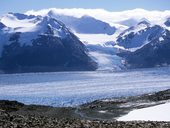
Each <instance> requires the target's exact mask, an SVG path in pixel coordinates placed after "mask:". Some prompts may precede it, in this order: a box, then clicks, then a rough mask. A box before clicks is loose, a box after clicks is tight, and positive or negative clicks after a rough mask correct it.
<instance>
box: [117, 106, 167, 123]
mask: <svg viewBox="0 0 170 128" xmlns="http://www.w3.org/2000/svg"><path fill="white" fill-rule="evenodd" d="M169 108H170V103H167V104H162V105H157V106H154V107H149V108H144V109H139V110H134V111H132V112H130V113H129V114H127V115H125V116H123V117H120V118H119V119H118V120H119V121H134V120H137V121H138V120H143V121H170V115H169V113H170V109H169Z"/></svg>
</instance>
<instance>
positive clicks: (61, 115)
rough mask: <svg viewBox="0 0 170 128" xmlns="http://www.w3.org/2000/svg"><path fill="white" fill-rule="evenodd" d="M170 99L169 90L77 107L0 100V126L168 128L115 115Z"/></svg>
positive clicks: (39, 127) (3, 127)
mask: <svg viewBox="0 0 170 128" xmlns="http://www.w3.org/2000/svg"><path fill="white" fill-rule="evenodd" d="M169 99H170V90H166V91H162V92H158V93H154V94H148V95H142V96H138V97H128V98H119V99H106V100H101V101H95V102H92V103H89V104H84V105H82V106H79V107H77V108H71V107H70V108H56V107H50V106H38V105H24V104H22V103H19V102H17V101H5V100H2V101H0V128H170V122H153V121H148V122H146V121H131V122H121V121H116V118H117V117H120V116H122V115H124V114H127V113H128V112H130V111H131V110H133V109H138V108H144V107H148V106H153V105H157V104H162V103H166V102H167V101H168V100H169ZM167 114H168V113H167Z"/></svg>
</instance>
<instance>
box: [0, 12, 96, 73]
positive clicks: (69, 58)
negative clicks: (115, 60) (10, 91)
mask: <svg viewBox="0 0 170 128" xmlns="http://www.w3.org/2000/svg"><path fill="white" fill-rule="evenodd" d="M2 22H3V23H2ZM12 23H14V25H13V24H12ZM4 24H6V25H4ZM16 26H17V27H16ZM0 35H1V36H0V41H1V45H0V46H1V47H0V49H1V50H0V52H1V58H0V68H1V69H2V70H4V71H6V72H30V71H31V72H32V71H64V70H95V69H96V68H97V64H96V63H95V62H94V61H93V60H92V59H91V58H90V57H89V56H88V54H87V49H86V48H85V46H84V44H83V43H82V42H81V41H80V40H79V39H78V38H77V37H76V36H75V35H74V34H73V33H72V32H70V31H69V29H68V28H67V27H66V26H65V25H64V24H63V23H61V22H60V21H58V20H56V19H54V18H51V17H48V16H46V17H40V16H38V17H35V16H27V15H23V14H12V13H9V14H8V15H6V16H4V17H2V18H1V29H0Z"/></svg>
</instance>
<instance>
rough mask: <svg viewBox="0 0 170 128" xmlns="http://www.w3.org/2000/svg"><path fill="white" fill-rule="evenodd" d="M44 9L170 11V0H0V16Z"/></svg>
mask: <svg viewBox="0 0 170 128" xmlns="http://www.w3.org/2000/svg"><path fill="white" fill-rule="evenodd" d="M45 8H102V9H105V10H109V11H122V10H130V9H135V8H143V9H146V10H170V0H0V14H3V13H7V12H25V11H27V10H31V9H33V10H39V9H45Z"/></svg>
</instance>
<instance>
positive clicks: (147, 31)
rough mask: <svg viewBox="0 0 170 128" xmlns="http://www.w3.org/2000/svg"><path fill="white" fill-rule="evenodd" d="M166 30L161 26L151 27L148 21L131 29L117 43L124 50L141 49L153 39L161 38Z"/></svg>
mask: <svg viewBox="0 0 170 128" xmlns="http://www.w3.org/2000/svg"><path fill="white" fill-rule="evenodd" d="M164 31H165V28H163V27H161V26H159V25H151V24H150V23H148V22H146V21H142V22H140V23H138V24H137V25H136V26H133V27H130V28H128V29H127V30H125V31H124V32H123V33H121V34H120V35H119V36H118V39H117V43H118V44H119V45H120V46H123V47H124V48H127V49H131V48H140V47H142V46H144V45H146V44H147V43H149V42H150V41H152V40H153V39H155V38H157V37H159V36H160V35H161V34H162V33H163V32H164Z"/></svg>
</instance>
